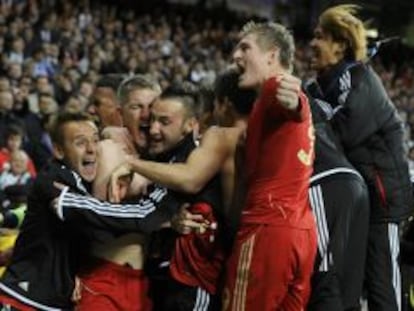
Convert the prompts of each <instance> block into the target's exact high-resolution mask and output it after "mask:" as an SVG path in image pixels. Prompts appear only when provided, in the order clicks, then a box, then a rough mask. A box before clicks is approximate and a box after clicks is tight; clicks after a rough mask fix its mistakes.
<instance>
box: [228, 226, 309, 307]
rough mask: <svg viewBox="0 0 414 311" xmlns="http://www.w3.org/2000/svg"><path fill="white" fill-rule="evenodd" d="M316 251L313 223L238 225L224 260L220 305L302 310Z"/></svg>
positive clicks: (305, 300)
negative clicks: (298, 225) (303, 225)
mask: <svg viewBox="0 0 414 311" xmlns="http://www.w3.org/2000/svg"><path fill="white" fill-rule="evenodd" d="M315 254H316V232H315V230H313V229H309V230H306V229H296V228H291V227H275V226H268V225H245V226H243V228H242V230H241V231H239V233H238V235H237V238H236V242H235V244H234V249H233V252H232V254H231V256H230V258H229V261H228V264H227V272H226V281H225V288H224V291H223V310H224V311H228V310H231V311H244V310H254V311H257V310H260V311H268V310H272V311H275V310H283V311H302V310H304V309H305V306H306V303H307V301H308V298H309V293H310V278H311V275H312V271H313V263H314V259H315Z"/></svg>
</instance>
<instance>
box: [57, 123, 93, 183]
mask: <svg viewBox="0 0 414 311" xmlns="http://www.w3.org/2000/svg"><path fill="white" fill-rule="evenodd" d="M61 131H62V137H63V143H62V144H61V145H55V150H54V152H55V157H56V158H58V159H60V160H62V161H64V162H65V163H66V165H68V166H69V167H70V168H71V169H72V170H74V171H75V172H77V173H78V174H79V175H80V176H81V177H82V178H83V179H84V180H85V181H87V182H92V181H93V180H94V179H95V177H96V169H97V144H98V141H99V136H98V129H97V127H96V126H95V124H94V123H93V122H91V121H72V122H67V123H65V124H64V125H63V126H62V129H61Z"/></svg>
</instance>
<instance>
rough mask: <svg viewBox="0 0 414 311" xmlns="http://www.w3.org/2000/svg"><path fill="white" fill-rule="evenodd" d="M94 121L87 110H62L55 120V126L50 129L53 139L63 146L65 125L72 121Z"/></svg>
mask: <svg viewBox="0 0 414 311" xmlns="http://www.w3.org/2000/svg"><path fill="white" fill-rule="evenodd" d="M87 121H91V122H93V121H94V120H93V118H92V116H91V115H89V114H87V113H85V112H62V113H59V114H58V115H57V117H56V119H55V120H54V122H53V126H52V128H51V131H50V136H51V138H52V141H53V142H54V143H55V144H57V145H60V146H62V145H63V143H64V137H63V127H64V126H65V125H66V124H67V123H70V122H87Z"/></svg>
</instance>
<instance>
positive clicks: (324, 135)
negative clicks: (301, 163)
mask: <svg viewBox="0 0 414 311" xmlns="http://www.w3.org/2000/svg"><path fill="white" fill-rule="evenodd" d="M309 105H310V107H311V111H312V121H313V126H314V129H315V161H314V163H313V174H312V177H311V179H310V182H311V186H313V185H315V184H319V183H320V181H321V180H322V179H324V178H326V177H330V176H332V175H336V174H353V175H355V176H358V177H359V178H361V180H363V178H362V176H361V175H360V174H359V173H358V171H357V170H356V169H355V168H354V167H353V166H352V164H351V163H350V162H349V161H348V159H347V158H346V157H345V155H344V152H343V148H342V146H341V145H340V143H339V141H338V138H337V136H336V135H335V133H334V131H333V129H332V126H331V124H330V122H329V117H330V116H332V108H331V106H330V105H329V104H328V103H326V102H324V101H321V100H319V99H314V98H312V97H310V96H309Z"/></svg>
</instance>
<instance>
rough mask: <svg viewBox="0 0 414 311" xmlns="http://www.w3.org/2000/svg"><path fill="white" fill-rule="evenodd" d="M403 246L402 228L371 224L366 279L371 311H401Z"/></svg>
mask: <svg viewBox="0 0 414 311" xmlns="http://www.w3.org/2000/svg"><path fill="white" fill-rule="evenodd" d="M399 246H400V245H399V232H398V224H396V223H380V224H370V226H369V234H368V252H367V268H366V279H365V284H366V290H367V298H368V307H369V310H375V311H400V310H401V274H400V267H399V263H398V256H399Z"/></svg>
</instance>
